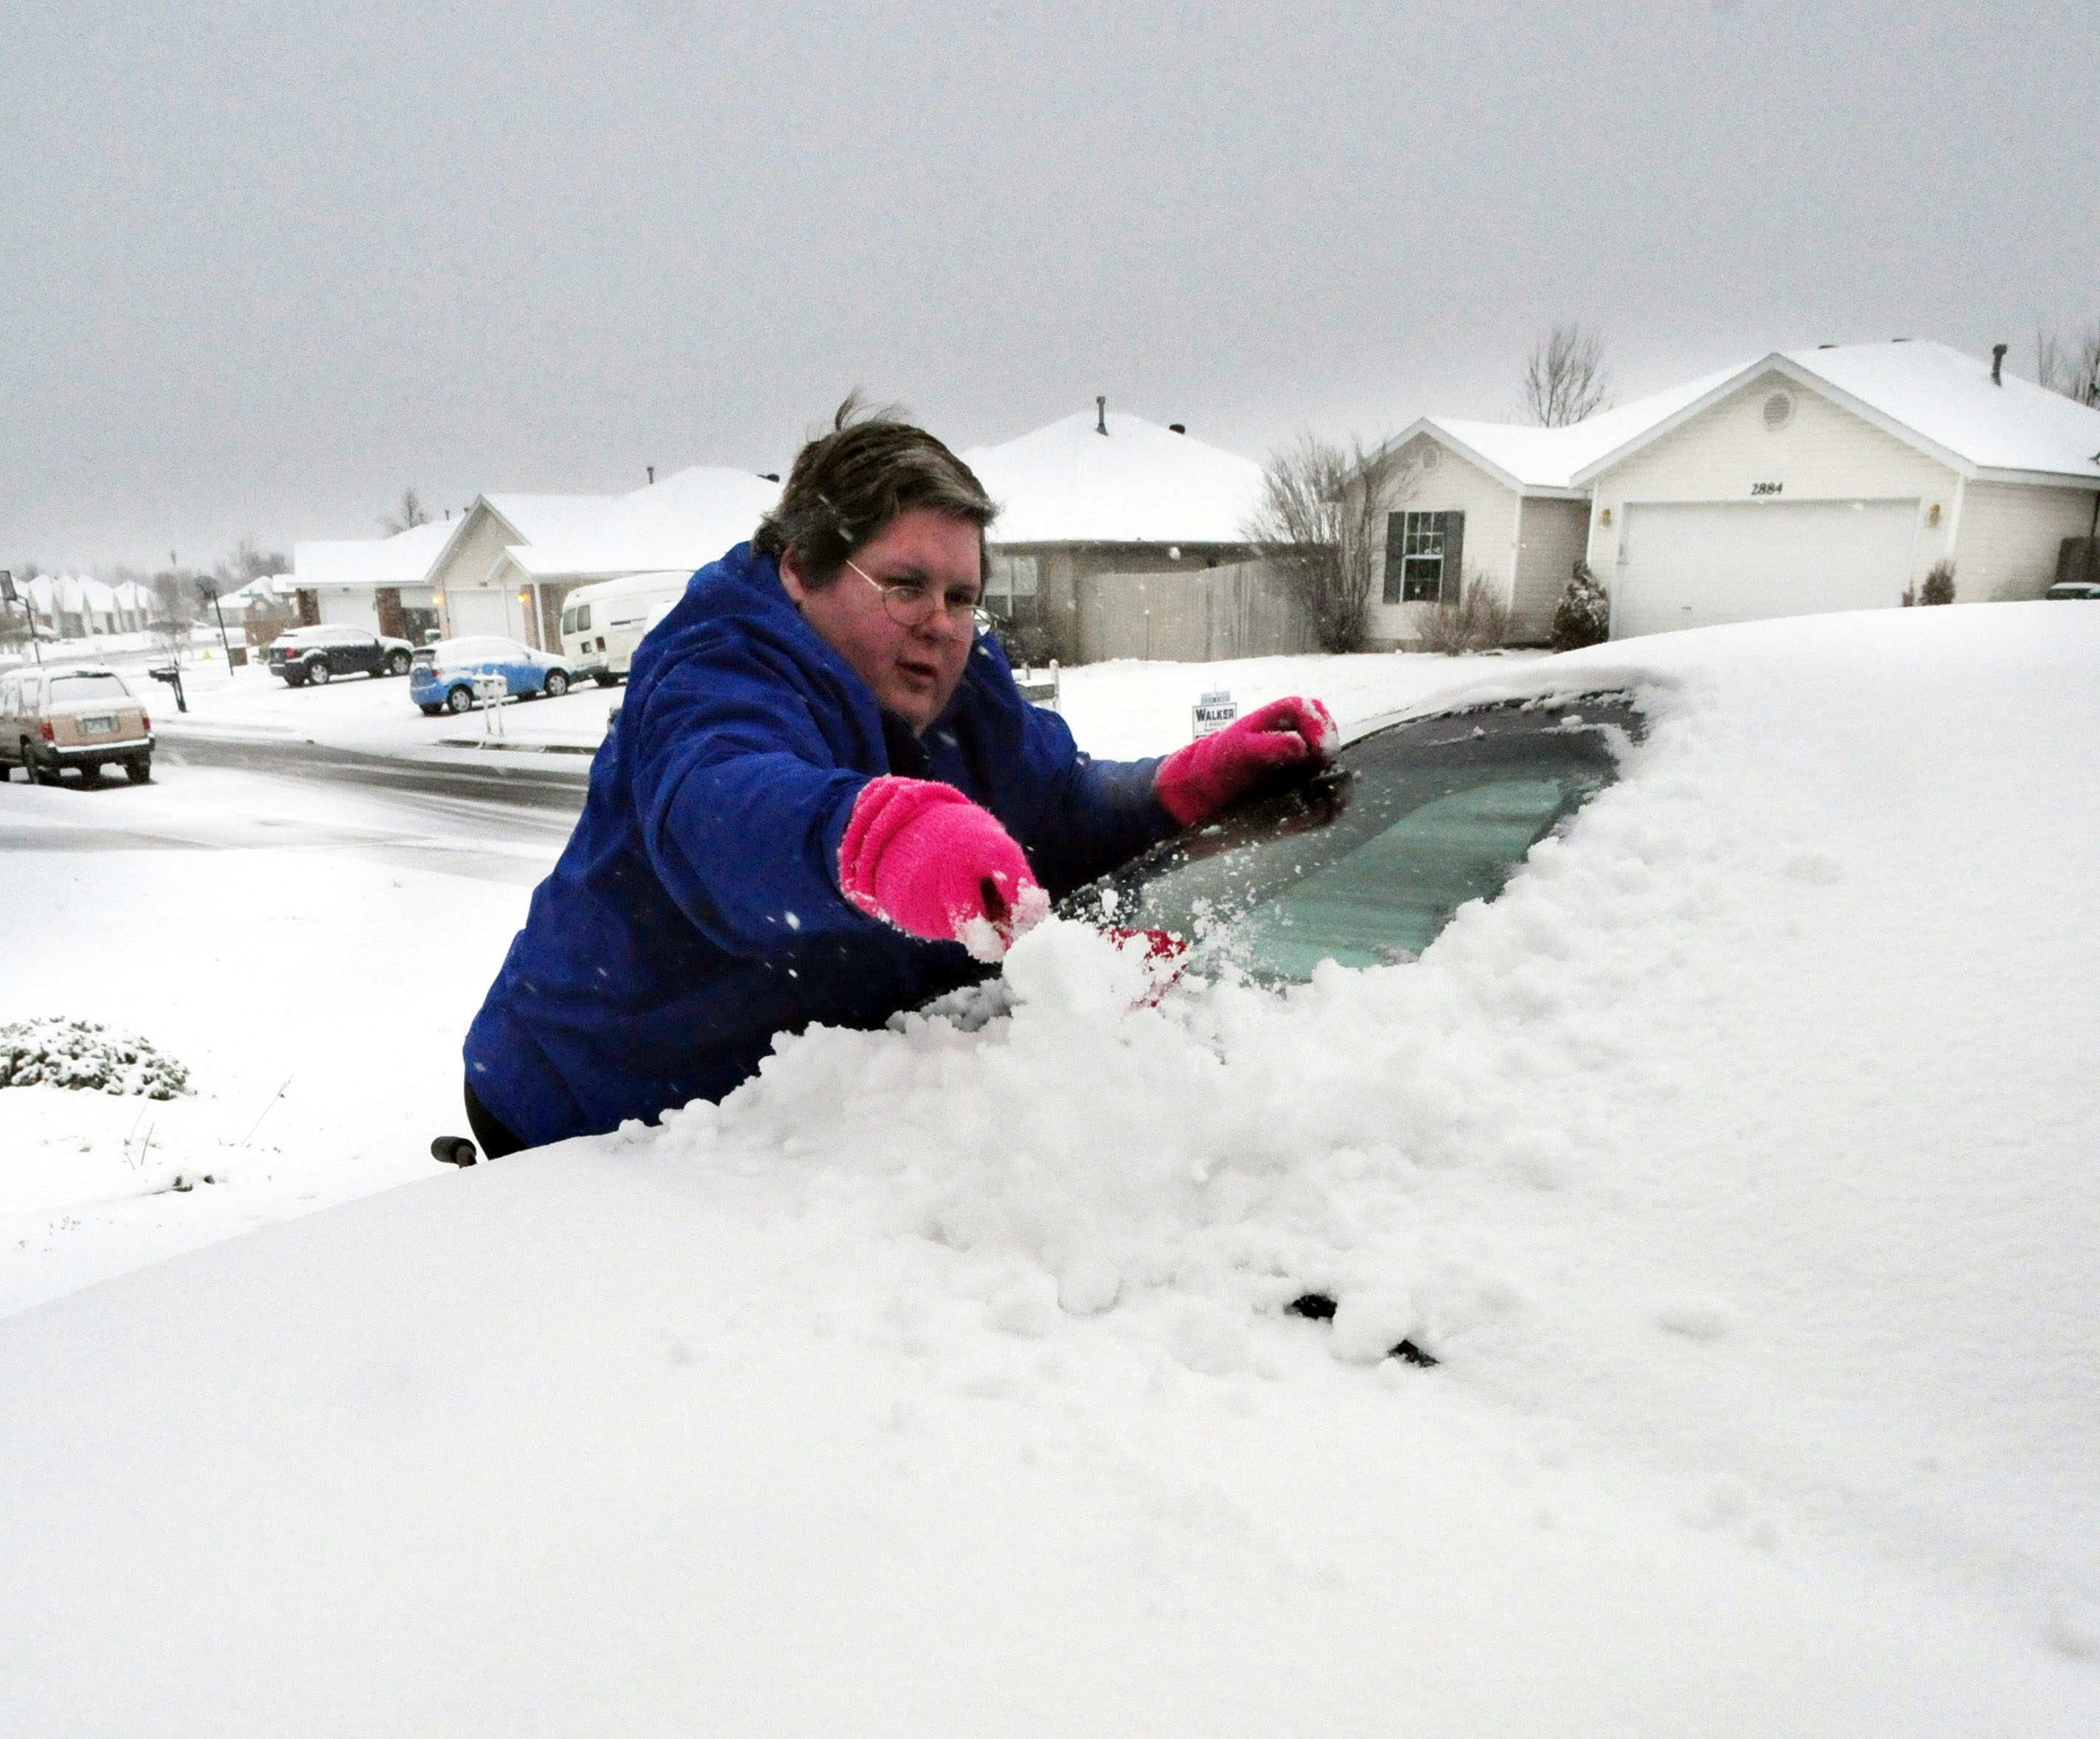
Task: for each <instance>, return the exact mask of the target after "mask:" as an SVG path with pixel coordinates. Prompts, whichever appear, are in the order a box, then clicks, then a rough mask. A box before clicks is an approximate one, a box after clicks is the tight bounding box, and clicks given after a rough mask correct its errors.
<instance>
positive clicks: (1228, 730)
mask: <svg viewBox="0 0 2100 1739" xmlns="http://www.w3.org/2000/svg"><path fill="white" fill-rule="evenodd" d="M1339 740H1340V733H1339V732H1338V731H1337V730H1335V721H1334V720H1333V719H1331V718H1330V717H1328V716H1327V709H1326V708H1325V707H1323V706H1321V704H1320V703H1319V702H1318V701H1317V700H1305V699H1304V698H1303V697H1302V696H1300V695H1291V696H1290V698H1289V699H1287V700H1272V701H1270V702H1269V704H1268V705H1267V706H1265V707H1257V708H1255V710H1254V711H1253V712H1251V713H1248V714H1247V716H1246V717H1245V718H1242V719H1235V720H1234V721H1233V722H1232V723H1231V724H1229V725H1228V726H1225V728H1224V730H1220V731H1218V732H1216V733H1215V734H1214V735H1210V736H1207V737H1198V739H1196V740H1195V741H1194V742H1193V743H1191V744H1189V746H1188V747H1187V748H1181V749H1176V751H1175V752H1174V753H1172V754H1171V755H1169V756H1168V757H1167V758H1166V760H1164V761H1162V762H1161V763H1160V765H1159V770H1158V772H1157V773H1156V774H1154V775H1153V780H1152V789H1153V792H1154V795H1155V796H1157V797H1158V799H1159V801H1160V806H1161V807H1162V808H1163V809H1164V810H1166V811H1167V814H1170V815H1171V816H1172V817H1173V818H1174V819H1175V820H1176V822H1177V823H1179V824H1180V825H1181V826H1182V827H1185V828H1189V827H1193V826H1194V825H1195V824H1196V823H1198V822H1199V821H1202V820H1204V819H1207V817H1209V816H1211V815H1215V814H1217V812H1218V811H1219V810H1221V809H1223V808H1224V806H1226V805H1227V804H1229V803H1230V802H1232V801H1234V800H1235V799H1236V798H1238V797H1245V796H1246V794H1247V792H1250V791H1252V790H1253V789H1254V788H1255V787H1256V786H1257V785H1261V784H1265V783H1267V782H1268V780H1270V779H1273V778H1274V777H1275V776H1276V775H1277V774H1279V773H1282V772H1283V771H1285V770H1287V769H1289V768H1291V767H1295V766H1301V765H1304V764H1305V763H1307V762H1310V763H1311V764H1312V765H1313V766H1318V765H1319V764H1320V763H1321V761H1326V760H1327V759H1329V758H1330V757H1331V756H1332V755H1333V754H1334V753H1335V744H1337V743H1338V742H1339Z"/></svg>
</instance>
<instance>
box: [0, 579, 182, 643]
mask: <svg viewBox="0 0 2100 1739" xmlns="http://www.w3.org/2000/svg"><path fill="white" fill-rule="evenodd" d="M15 589H16V591H17V592H18V593H19V594H20V597H21V598H22V599H23V601H24V602H26V603H27V604H28V605H29V611H30V614H31V616H33V619H34V620H35V622H36V625H37V628H38V631H39V633H42V634H44V635H46V636H47V637H49V638H54V639H60V640H85V639H90V638H94V637H95V636H96V635H98V634H128V633H137V632H139V630H140V629H144V628H147V627H149V626H150V625H152V619H153V598H152V594H151V593H150V592H148V590H147V589H145V587H143V586H142V585H139V583H138V582H137V581H136V580H120V581H119V582H117V584H116V585H110V584H108V582H107V581H104V580H92V579H90V578H89V577H88V576H86V575H84V574H38V575H36V576H33V577H32V578H29V579H26V580H20V581H18V582H16V587H15Z"/></svg>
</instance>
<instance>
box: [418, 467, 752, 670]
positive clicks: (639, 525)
mask: <svg viewBox="0 0 2100 1739" xmlns="http://www.w3.org/2000/svg"><path fill="white" fill-rule="evenodd" d="M779 493H780V486H779V483H777V482H774V480H773V479H770V478H765V477H760V476H757V475H755V474H752V472H749V471H741V470H732V469H730V468H728V467H726V466H688V467H686V469H685V470H680V471H676V472H673V474H671V475H669V476H668V477H666V478H664V479H663V480H662V481H661V482H660V483H659V482H656V481H655V480H653V479H652V480H651V482H650V483H648V484H646V485H645V486H644V487H643V488H639V489H637V490H634V491H633V492H630V493H629V494H626V495H527V494H510V493H502V494H496V495H483V496H482V497H479V498H478V499H477V500H476V501H475V502H474V505H473V506H471V507H470V508H469V509H468V510H467V511H466V514H465V517H464V518H462V519H460V520H458V521H457V522H455V523H454V524H453V526H452V536H451V538H450V540H449V541H448V542H447V543H446V545H445V546H444V548H443V552H442V553H441V554H440V555H439V558H438V560H437V562H436V563H435V565H434V567H433V568H432V570H431V575H430V584H431V588H432V591H433V594H434V596H435V598H437V600H438V601H439V607H440V608H441V610H442V611H443V632H444V633H446V634H447V635H448V636H458V635H464V634H501V635H505V636H507V637H508V638H511V639H514V640H523V641H524V642H527V644H528V645H532V646H536V647H544V648H546V649H549V650H553V649H556V648H558V647H560V645H561V643H562V642H561V615H562V599H563V598H565V597H567V594H569V593H570V592H571V590H573V589H575V588H576V586H579V585H585V584H588V583H589V582H591V581H593V580H613V579H619V578H620V577H622V576H625V575H628V574H636V573H648V572H658V571H664V570H677V569H680V568H682V569H684V570H685V571H686V572H689V573H690V572H692V571H693V570H694V569H695V568H698V567H703V566H704V565H705V564H706V563H709V562H712V561H713V560H714V559H715V558H717V557H718V556H720V555H721V554H724V553H725V552H726V551H727V550H730V549H732V548H734V547H735V545H738V544H739V543H741V542H743V541H744V540H745V539H746V538H748V537H749V536H751V534H752V532H754V531H755V530H757V526H758V522H759V519H761V517H762V516H763V515H764V514H765V512H766V511H767V510H769V509H770V508H771V506H772V505H773V504H774V502H775V501H778V500H779Z"/></svg>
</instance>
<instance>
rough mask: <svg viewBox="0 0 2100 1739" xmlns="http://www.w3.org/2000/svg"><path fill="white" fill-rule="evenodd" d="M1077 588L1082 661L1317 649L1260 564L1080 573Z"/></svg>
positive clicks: (1197, 659) (1291, 601) (1196, 659)
mask: <svg viewBox="0 0 2100 1739" xmlns="http://www.w3.org/2000/svg"><path fill="white" fill-rule="evenodd" d="M1077 589H1078V598H1077V602H1078V606H1079V660H1078V661H1079V663H1081V664H1094V663H1097V662H1099V661H1100V660H1103V659H1109V658H1152V659H1164V660H1172V661H1175V662H1179V663H1183V664H1207V663H1209V662H1210V661H1211V660H1215V659H1220V658H1260V657H1263V656H1265V655H1268V654H1269V653H1273V652H1316V651H1318V650H1319V639H1318V637H1317V634H1316V633H1315V632H1314V629H1313V625H1312V616H1311V614H1310V612H1309V611H1307V610H1306V609H1305V607H1304V606H1303V605H1302V604H1301V603H1299V601H1298V598H1297V595H1296V594H1295V592H1293V591H1292V589H1291V588H1290V583H1289V582H1288V581H1287V580H1286V579H1285V578H1284V577H1283V576H1282V575H1281V574H1280V573H1278V572H1277V571H1276V570H1275V569H1274V568H1273V567H1270V566H1269V565H1268V563H1265V562H1235V563H1232V564H1231V565H1230V566H1229V567H1199V568H1194V569H1192V570H1191V571H1190V572H1186V573H1151V574H1113V573H1110V574H1085V575H1082V576H1080V577H1079V581H1078V586H1077Z"/></svg>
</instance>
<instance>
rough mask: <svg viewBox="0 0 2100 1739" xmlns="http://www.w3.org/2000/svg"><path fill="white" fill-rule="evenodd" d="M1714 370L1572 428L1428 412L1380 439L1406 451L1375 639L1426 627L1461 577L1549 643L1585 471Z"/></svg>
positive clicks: (1520, 631) (1580, 544)
mask: <svg viewBox="0 0 2100 1739" xmlns="http://www.w3.org/2000/svg"><path fill="white" fill-rule="evenodd" d="M1733 372H1734V371H1732V370H1730V371H1727V372H1726V373H1721V374H1714V375H1709V376H1707V377H1705V378H1703V379H1701V380H1697V381H1692V382H1687V383H1686V384H1685V385H1683V386H1677V387H1673V388H1671V389H1670V391H1666V392H1660V393H1656V394H1653V395H1651V396H1649V397H1648V398H1644V399H1638V400H1636V401H1635V402H1634V403H1633V404H1626V405H1621V406H1620V407H1618V408H1616V409H1613V410H1609V411H1604V412H1600V413H1598V414H1597V415H1595V416H1594V417H1588V418H1586V419H1585V420H1584V421H1583V422H1578V423H1571V424H1569V425H1568V426H1566V427H1564V428H1560V429H1542V428H1539V427H1537V426H1535V425H1531V424H1524V423H1507V422H1472V421H1468V420H1465V419H1461V418H1458V417H1422V418H1420V419H1418V421H1416V422H1414V423H1412V424H1410V426H1408V427H1407V428H1405V429H1404V430H1401V432H1400V433H1399V434H1398V435H1395V436H1394V437H1393V438H1392V439H1391V440H1389V441H1387V442H1385V443H1384V444H1383V446H1382V447H1381V448H1380V449H1379V450H1380V452H1383V453H1386V454H1389V455H1392V456H1393V457H1396V459H1397V460H1398V461H1399V464H1398V466H1396V470H1395V471H1394V474H1393V482H1392V485H1391V486H1390V488H1389V490H1388V493H1387V499H1386V503H1385V505H1386V512H1385V514H1384V515H1383V540H1382V542H1381V545H1380V547H1379V552H1378V567H1379V576H1380V579H1379V589H1378V591H1377V592H1376V594H1374V596H1373V598H1372V600H1371V609H1370V639H1371V642H1372V644H1373V645H1374V646H1379V647H1404V646H1407V645H1410V644H1411V643H1413V642H1416V641H1418V640H1419V639H1420V638H1421V637H1422V633H1423V613H1424V611H1427V610H1431V609H1434V608H1435V607H1436V606H1437V605H1438V604H1439V603H1440V602H1445V600H1447V599H1448V600H1449V601H1450V602H1457V601H1458V597H1459V587H1460V585H1461V584H1462V583H1463V582H1466V581H1472V582H1476V583H1479V584H1483V585H1488V586H1489V587H1491V588H1493V590H1494V591H1495V592H1496V593H1498V594H1499V595H1500V597H1501V598H1502V600H1503V601H1504V602H1507V604H1508V605H1509V607H1510V612H1511V623H1510V629H1511V638H1512V639H1513V640H1515V641H1516V642H1518V643H1520V644H1523V643H1527V642H1530V643H1542V642H1544V641H1545V640H1546V638H1547V637H1548V635H1549V634H1551V632H1552V628H1553V610H1554V606H1555V604H1556V603H1558V602H1560V594H1561V591H1562V589H1564V587H1565V586H1566V585H1567V583H1568V574H1569V572H1570V571H1571V570H1572V569H1573V567H1574V565H1575V563H1577V562H1578V561H1580V560H1582V558H1583V556H1584V554H1585V552H1586V549H1587V547H1588V543H1589V535H1590V492H1589V490H1588V489H1587V488H1584V487H1582V486H1581V485H1579V484H1578V483H1577V482H1576V480H1575V479H1576V475H1577V473H1578V472H1579V471H1581V470H1582V468H1583V467H1584V466H1587V465H1589V464H1590V462H1591V461H1594V460H1596V459H1598V458H1599V457H1602V456H1603V455H1604V454H1605V453H1608V452H1612V451H1613V450H1615V449H1617V448H1622V447H1624V446H1625V445H1626V444H1627V443H1628V442H1629V441H1630V440H1632V439H1634V438H1635V437H1636V436H1637V435H1639V434H1640V433H1642V432H1643V430H1648V429H1650V428H1652V427H1654V426H1656V425H1657V424H1658V423H1661V422H1663V421H1664V420H1665V419H1666V418H1668V417H1670V416H1672V415H1674V413H1677V412H1678V411H1679V410H1682V409H1683V408H1684V406H1685V405H1687V404H1690V403H1692V401H1693V400H1694V399H1696V398H1698V397H1699V396H1700V395H1702V394H1704V393H1705V392H1707V391H1710V390H1711V389H1712V388H1713V387H1714V386H1716V385H1718V383H1719V382H1722V381H1723V380H1725V379H1727V378H1728V377H1729V376H1730V375H1731V374H1732V373H1733Z"/></svg>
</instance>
